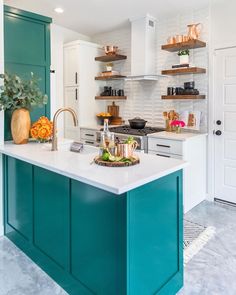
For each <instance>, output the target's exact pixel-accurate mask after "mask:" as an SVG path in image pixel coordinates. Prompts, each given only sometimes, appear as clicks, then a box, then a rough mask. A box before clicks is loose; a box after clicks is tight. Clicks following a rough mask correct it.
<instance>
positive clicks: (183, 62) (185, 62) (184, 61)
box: [179, 54, 189, 65]
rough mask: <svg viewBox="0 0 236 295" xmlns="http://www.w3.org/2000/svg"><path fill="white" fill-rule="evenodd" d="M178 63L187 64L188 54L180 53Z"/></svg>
mask: <svg viewBox="0 0 236 295" xmlns="http://www.w3.org/2000/svg"><path fill="white" fill-rule="evenodd" d="M179 63H180V64H181V65H182V64H189V55H187V54H186V55H180V57H179Z"/></svg>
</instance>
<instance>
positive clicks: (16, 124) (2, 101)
mask: <svg viewBox="0 0 236 295" xmlns="http://www.w3.org/2000/svg"><path fill="white" fill-rule="evenodd" d="M0 78H1V79H4V85H3V86H0V108H1V109H3V110H5V111H6V110H9V111H11V112H12V117H11V133H12V138H13V141H14V143H16V144H23V143H27V142H28V139H29V131H30V125H31V121H30V113H29V112H30V111H31V110H32V108H34V107H43V105H45V104H47V100H48V97H47V95H45V94H43V93H42V92H41V91H40V89H39V87H38V79H36V78H35V77H34V74H33V73H31V78H30V79H29V80H23V79H21V78H20V77H19V76H17V75H9V74H7V73H5V74H1V75H0Z"/></svg>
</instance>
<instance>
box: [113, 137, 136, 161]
mask: <svg viewBox="0 0 236 295" xmlns="http://www.w3.org/2000/svg"><path fill="white" fill-rule="evenodd" d="M137 147H138V143H137V141H134V142H133V143H118V144H117V156H119V157H122V158H130V157H133V154H134V151H135V150H136V148H137Z"/></svg>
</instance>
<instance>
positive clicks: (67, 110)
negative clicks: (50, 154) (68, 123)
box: [52, 108, 78, 151]
mask: <svg viewBox="0 0 236 295" xmlns="http://www.w3.org/2000/svg"><path fill="white" fill-rule="evenodd" d="M63 112H69V113H71V115H72V117H73V121H74V126H78V117H77V115H76V112H75V111H74V110H73V109H71V108H61V109H58V110H57V111H56V113H55V115H54V117H53V135H52V151H57V118H58V116H59V115H60V113H63Z"/></svg>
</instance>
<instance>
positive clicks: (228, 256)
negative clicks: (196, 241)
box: [178, 201, 236, 295]
mask: <svg viewBox="0 0 236 295" xmlns="http://www.w3.org/2000/svg"><path fill="white" fill-rule="evenodd" d="M185 218H186V219H188V220H190V221H193V222H197V223H199V224H202V225H205V226H210V225H211V226H214V227H215V228H216V234H215V236H214V237H213V238H212V239H211V240H210V241H209V242H208V243H207V244H206V245H205V246H204V248H203V249H202V250H201V251H200V252H199V253H198V254H197V255H196V256H194V257H193V259H192V260H191V261H190V262H189V263H188V264H187V266H186V267H185V273H184V275H185V278H184V288H183V289H182V290H181V291H180V292H179V293H178V295H236V207H232V206H226V205H222V204H219V203H211V202H207V201H205V202H203V203H202V204H200V205H199V206H197V207H195V208H194V209H193V210H191V211H190V212H189V213H187V214H186V216H185Z"/></svg>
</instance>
